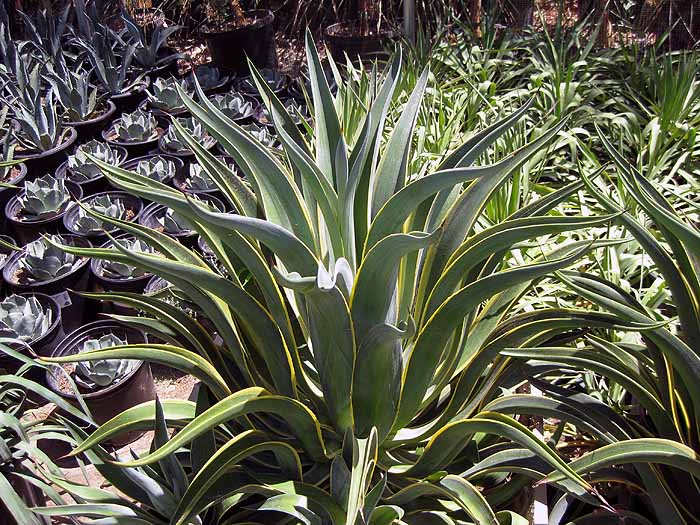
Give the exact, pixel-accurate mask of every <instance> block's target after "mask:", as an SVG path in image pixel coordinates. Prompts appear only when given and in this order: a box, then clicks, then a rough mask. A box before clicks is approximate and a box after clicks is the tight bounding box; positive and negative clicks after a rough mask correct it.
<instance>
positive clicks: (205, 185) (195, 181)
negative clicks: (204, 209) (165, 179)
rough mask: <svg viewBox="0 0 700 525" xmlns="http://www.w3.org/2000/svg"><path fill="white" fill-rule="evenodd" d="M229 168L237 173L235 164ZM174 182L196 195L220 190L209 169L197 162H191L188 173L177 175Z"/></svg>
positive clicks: (179, 187) (179, 188)
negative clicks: (208, 171)
mask: <svg viewBox="0 0 700 525" xmlns="http://www.w3.org/2000/svg"><path fill="white" fill-rule="evenodd" d="M229 169H231V170H232V171H233V172H234V173H236V169H235V167H234V166H229ZM173 184H174V186H175V187H176V188H177V189H178V190H180V191H184V192H185V193H190V194H195V195H198V194H216V193H218V191H219V189H218V187H217V185H216V183H215V182H214V180H213V179H212V178H211V177H210V176H209V174H208V173H207V171H206V170H205V169H204V168H203V167H202V165H201V164H198V163H196V162H194V163H192V164H190V166H189V169H188V173H187V174H184V173H180V174H178V175H176V176H175V179H174V180H173Z"/></svg>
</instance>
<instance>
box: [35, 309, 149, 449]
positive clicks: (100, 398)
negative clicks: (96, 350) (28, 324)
mask: <svg viewBox="0 0 700 525" xmlns="http://www.w3.org/2000/svg"><path fill="white" fill-rule="evenodd" d="M110 333H111V334H114V335H115V336H117V337H119V338H120V339H121V340H123V341H126V342H127V343H129V344H143V343H145V342H146V336H144V334H143V333H142V332H139V331H138V330H134V329H133V328H128V327H125V326H122V325H120V324H119V323H117V322H115V321H111V320H106V321H95V322H93V323H89V324H86V325H85V326H82V327H80V328H78V329H77V330H75V331H74V332H72V333H70V334H68V335H67V336H66V337H65V338H64V339H63V341H62V342H61V343H60V344H59V345H58V346H57V347H56V349H55V350H54V352H53V355H52V357H64V356H69V355H74V354H76V353H78V352H79V351H80V349H81V348H82V346H83V344H85V342H86V341H88V340H90V339H99V338H100V337H101V336H103V335H106V334H110ZM64 367H65V365H64ZM68 368H70V367H68ZM62 378H64V376H63V373H62V372H61V371H60V370H59V369H58V367H57V366H53V367H51V368H50V369H49V370H47V372H46V382H47V383H48V386H49V388H50V389H51V390H53V391H54V392H56V393H57V394H59V395H60V396H61V397H63V398H64V399H66V400H67V401H68V402H69V403H71V404H73V405H75V406H78V400H77V398H76V396H75V394H74V393H73V392H72V389H71V388H70V386H68V384H67V382H66V381H65V380H62ZM81 397H82V398H83V400H84V401H85V403H86V404H87V406H88V408H89V409H90V412H91V413H92V416H93V418H94V420H95V422H96V423H97V424H98V425H101V424H103V423H105V422H107V421H109V420H110V419H112V418H113V417H114V416H116V415H118V414H121V413H122V412H124V411H125V410H127V409H129V408H131V407H133V406H136V405H140V404H141V403H146V402H147V401H153V400H154V399H155V398H156V389H155V384H154V383H153V375H152V374H151V367H150V366H149V365H148V363H145V362H143V361H141V362H140V363H139V364H138V366H137V367H136V369H135V370H132V371H131V372H130V373H129V374H127V375H126V377H124V378H123V379H122V380H120V381H118V382H117V383H114V384H112V385H110V386H108V387H105V388H103V389H100V390H97V391H93V392H81ZM144 432H145V431H134V432H128V433H126V434H122V435H120V436H119V437H117V438H115V439H113V440H111V444H112V445H114V446H118V447H120V446H124V445H127V444H129V443H132V442H133V441H135V440H137V439H138V438H139V437H140V436H142V435H143V433H144Z"/></svg>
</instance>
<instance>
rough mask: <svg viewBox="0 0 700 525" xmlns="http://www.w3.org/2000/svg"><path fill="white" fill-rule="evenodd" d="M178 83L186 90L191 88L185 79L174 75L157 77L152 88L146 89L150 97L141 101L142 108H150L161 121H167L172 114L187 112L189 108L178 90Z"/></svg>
mask: <svg viewBox="0 0 700 525" xmlns="http://www.w3.org/2000/svg"><path fill="white" fill-rule="evenodd" d="M177 85H179V86H180V87H181V88H182V89H183V90H185V91H187V90H188V88H189V87H188V84H187V82H186V81H185V80H178V79H176V78H173V77H170V78H158V79H156V81H155V82H153V84H152V85H151V88H150V90H149V91H146V96H147V97H148V98H147V99H146V100H144V101H143V102H142V103H141V109H142V110H144V111H146V110H150V112H151V113H152V114H153V115H154V116H155V117H156V118H157V119H160V120H161V121H167V120H168V119H169V117H171V116H177V115H183V114H185V113H187V108H185V104H184V103H183V102H182V98H181V97H180V94H179V93H178V92H177V87H176V86H177Z"/></svg>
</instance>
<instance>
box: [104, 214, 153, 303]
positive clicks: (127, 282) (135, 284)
mask: <svg viewBox="0 0 700 525" xmlns="http://www.w3.org/2000/svg"><path fill="white" fill-rule="evenodd" d="M147 209H148V207H147V208H146V209H145V210H144V212H145V211H146V210H147ZM121 237H122V238H123V237H124V236H121ZM111 245H112V241H107V242H106V243H104V244H103V245H102V246H101V248H109V247H110V246H111ZM102 262H103V261H102V260H99V259H93V260H92V261H90V288H91V289H92V291H93V292H130V293H137V294H142V293H143V291H144V289H145V288H146V285H147V284H148V281H149V280H150V279H151V277H153V274H151V273H148V274H145V275H142V276H140V277H135V278H133V279H114V278H111V277H107V276H105V275H104V274H103V272H102V271H101V266H102ZM100 306H101V308H100V309H101V311H102V312H103V313H112V314H117V315H137V313H138V312H135V311H134V309H133V308H130V307H127V306H122V305H120V304H116V303H113V302H112V301H109V302H102V303H101V305H100Z"/></svg>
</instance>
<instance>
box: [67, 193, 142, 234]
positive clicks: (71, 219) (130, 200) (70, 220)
mask: <svg viewBox="0 0 700 525" xmlns="http://www.w3.org/2000/svg"><path fill="white" fill-rule="evenodd" d="M106 194H109V195H112V196H119V198H121V199H122V200H123V201H124V203H125V208H126V209H127V210H131V211H132V212H133V213H132V216H131V217H128V218H127V220H128V221H131V222H134V221H137V220H138V218H139V215H140V214H141V210H143V201H141V199H139V198H138V197H136V196H135V195H132V194H130V193H127V192H125V191H105V192H103V193H97V194H95V195H91V196H90V197H89V198H87V199H84V200H83V203H85V204H88V205H89V203H90V201H91V200H92V199H95V198H97V197H99V196H100V195H106ZM78 210H79V208H78V206H71V207H70V208H69V209H68V210H66V213H65V214H64V215H63V225H64V226H65V228H66V230H67V231H68V232H69V233H71V234H73V235H76V236H79V237H83V238H87V239H90V241H91V242H92V243H93V244H96V245H97V244H102V243H104V242H105V241H106V240H107V233H111V234H113V233H114V232H116V231H117V228H115V227H112V226H111V225H108V224H105V227H106V228H108V229H104V230H100V231H95V232H89V233H87V234H84V233H80V232H79V231H77V230H76V228H75V223H76V221H77V220H78Z"/></svg>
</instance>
